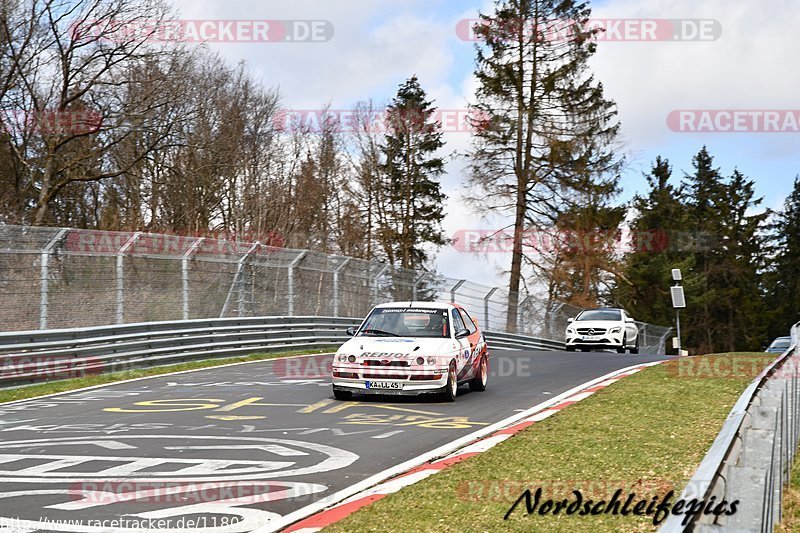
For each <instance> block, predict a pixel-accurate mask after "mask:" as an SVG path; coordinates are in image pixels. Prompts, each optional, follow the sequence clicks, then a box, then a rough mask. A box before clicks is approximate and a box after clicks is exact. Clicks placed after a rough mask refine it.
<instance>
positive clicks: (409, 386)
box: [332, 302, 489, 401]
mask: <svg viewBox="0 0 800 533" xmlns="http://www.w3.org/2000/svg"><path fill="white" fill-rule="evenodd" d="M348 333H349V334H350V335H353V336H354V337H353V338H352V339H350V340H349V341H347V342H346V343H344V344H343V345H342V347H341V348H339V350H338V351H337V352H336V355H335V357H334V361H333V371H332V374H333V376H332V382H333V395H334V396H335V397H336V398H337V399H339V400H348V399H350V398H351V397H352V395H353V393H358V394H394V395H401V394H402V395H416V394H440V395H441V396H442V397H443V399H444V400H446V401H454V400H455V398H456V392H457V389H458V386H459V385H461V384H462V383H468V384H469V386H470V389H472V390H474V391H483V390H485V389H486V383H487V380H488V377H489V352H488V349H487V346H486V340H485V339H484V337H483V333H481V331H480V329H479V328H478V325H477V324H476V322H475V321H474V320H473V319H472V317H470V316H469V314H468V313H467V312H466V311H465V310H464V308H463V307H461V306H460V305H456V304H451V303H434V302H395V303H389V304H383V305H378V306H376V307H375V308H374V309H372V311H370V313H369V315H368V316H367V318H365V319H364V321H363V322H362V323H361V326H360V327H359V328H358V329H357V330H356V329H355V328H349V329H348Z"/></svg>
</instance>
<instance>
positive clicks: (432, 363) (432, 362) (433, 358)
mask: <svg viewBox="0 0 800 533" xmlns="http://www.w3.org/2000/svg"><path fill="white" fill-rule="evenodd" d="M428 364H429V365H431V366H433V365H435V364H436V358H435V357H428Z"/></svg>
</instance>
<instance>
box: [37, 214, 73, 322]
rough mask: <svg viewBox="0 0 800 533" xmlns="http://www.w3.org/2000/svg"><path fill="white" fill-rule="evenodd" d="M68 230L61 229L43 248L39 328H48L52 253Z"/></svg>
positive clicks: (40, 275) (40, 276)
mask: <svg viewBox="0 0 800 533" xmlns="http://www.w3.org/2000/svg"><path fill="white" fill-rule="evenodd" d="M66 232H67V229H66V228H62V229H60V230H59V231H58V233H56V234H55V235H54V236H53V238H52V239H50V240H49V241H48V242H47V244H46V245H45V247H44V248H42V261H41V263H42V264H41V272H40V273H39V282H40V286H39V292H40V295H39V296H40V298H39V329H47V315H48V306H49V303H50V295H49V290H50V254H51V253H53V248H54V247H55V245H56V243H58V242H59V241H60V240H61V238H62V237H63V236H64V234H65V233H66Z"/></svg>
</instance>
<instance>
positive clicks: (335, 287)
mask: <svg viewBox="0 0 800 533" xmlns="http://www.w3.org/2000/svg"><path fill="white" fill-rule="evenodd" d="M349 262H350V258H349V257H347V258H345V260H344V261H342V264H340V265H339V266H337V267H336V268H335V269H334V270H333V316H336V317H338V316H339V271H340V270H342V269H343V268H344V267H345V266H346V265H347V263H349Z"/></svg>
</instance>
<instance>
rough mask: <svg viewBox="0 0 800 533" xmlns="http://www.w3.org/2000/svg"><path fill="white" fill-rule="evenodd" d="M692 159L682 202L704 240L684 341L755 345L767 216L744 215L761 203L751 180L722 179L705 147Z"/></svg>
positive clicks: (707, 348)
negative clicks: (764, 229)
mask: <svg viewBox="0 0 800 533" xmlns="http://www.w3.org/2000/svg"><path fill="white" fill-rule="evenodd" d="M693 164H694V168H695V171H694V173H693V174H691V175H688V176H687V177H686V178H687V187H686V189H685V191H684V203H685V204H686V206H687V212H688V216H689V226H690V228H692V230H693V231H694V232H696V234H695V235H696V238H697V242H699V243H705V244H704V245H703V246H701V249H699V250H697V251H696V252H695V253H694V254H693V255H694V261H695V266H694V269H693V274H696V275H701V276H702V278H701V279H702V286H701V287H693V288H692V290H691V291H689V290H688V288H687V306H688V307H689V312H690V313H691V315H690V316H691V321H690V322H689V324H688V327H687V339H688V342H689V344H691V345H693V346H695V347H696V348H697V349H698V350H700V351H701V352H706V353H708V352H714V351H734V350H744V349H757V348H758V347H759V344H760V338H761V337H762V336H763V335H764V331H763V328H764V327H765V323H764V311H765V308H764V306H763V304H764V301H763V298H762V296H761V291H760V283H761V279H760V274H759V271H760V269H761V266H762V264H763V259H762V255H761V251H762V249H763V240H762V239H763V238H762V236H761V230H762V226H763V223H764V221H765V220H766V217H767V216H768V215H767V213H760V214H756V215H749V214H748V213H749V212H750V211H751V210H752V209H753V208H755V207H758V206H759V205H760V204H761V199H760V198H755V190H754V186H753V182H752V181H751V180H749V179H747V178H746V177H745V176H743V175H742V174H741V173H740V172H738V171H734V173H733V175H732V176H731V177H730V178H729V179H725V178H723V177H722V175H721V173H720V172H719V169H718V168H714V166H713V157H712V156H711V155H710V154H709V153H708V150H707V149H706V147H703V148H702V149H701V150H700V152H699V153H698V154H697V155H696V156H695V157H694V159H693Z"/></svg>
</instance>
